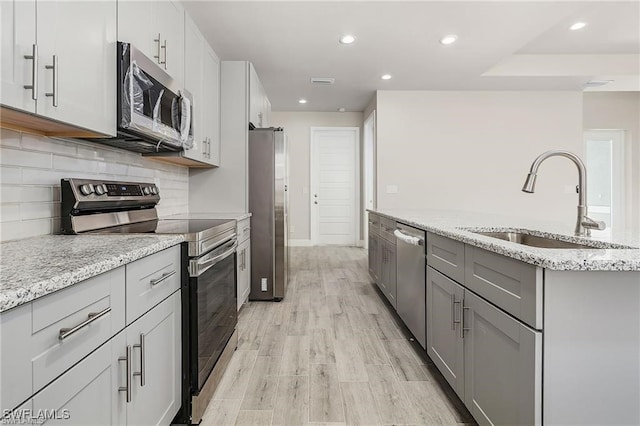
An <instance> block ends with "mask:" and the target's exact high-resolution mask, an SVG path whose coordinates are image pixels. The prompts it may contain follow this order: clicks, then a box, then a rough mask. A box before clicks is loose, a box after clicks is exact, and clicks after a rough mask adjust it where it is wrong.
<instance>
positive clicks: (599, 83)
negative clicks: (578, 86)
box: [584, 80, 613, 88]
mask: <svg viewBox="0 0 640 426" xmlns="http://www.w3.org/2000/svg"><path fill="white" fill-rule="evenodd" d="M611 82H613V80H591V81H587V82H586V83H585V84H584V87H585V88H587V87H600V86H604V85H605V84H609V83H611Z"/></svg>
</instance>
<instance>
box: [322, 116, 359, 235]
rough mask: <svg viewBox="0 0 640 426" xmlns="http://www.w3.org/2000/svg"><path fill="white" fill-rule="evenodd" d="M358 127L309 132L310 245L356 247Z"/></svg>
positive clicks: (357, 226) (329, 128)
mask: <svg viewBox="0 0 640 426" xmlns="http://www.w3.org/2000/svg"><path fill="white" fill-rule="evenodd" d="M359 140H360V129H359V128H357V127H315V128H311V176H310V180H311V198H310V200H311V241H312V243H313V244H314V245H327V244H335V245H356V244H357V242H358V231H359V229H360V216H359V208H358V206H359V199H360V196H359V192H360V191H359V149H358V146H359Z"/></svg>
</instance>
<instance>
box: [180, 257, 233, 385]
mask: <svg viewBox="0 0 640 426" xmlns="http://www.w3.org/2000/svg"><path fill="white" fill-rule="evenodd" d="M235 258H236V255H235V253H234V254H233V255H230V256H228V257H227V258H225V259H223V260H221V261H220V262H218V263H217V264H215V265H214V266H213V267H211V268H209V270H207V271H206V272H205V273H204V274H202V275H200V276H199V277H197V278H191V280H192V282H191V286H195V289H194V288H192V295H193V293H194V292H195V297H194V298H193V299H195V300H193V299H192V310H191V315H195V316H196V318H192V321H193V320H195V321H194V322H195V323H196V326H197V332H196V333H194V334H195V335H194V336H193V337H194V340H193V341H192V343H193V345H194V347H192V348H191V354H192V357H194V356H195V355H196V354H197V359H193V358H192V362H194V363H196V364H197V366H198V368H197V370H198V371H197V383H193V385H194V386H196V387H195V389H198V390H199V389H201V388H202V385H204V383H205V381H206V380H207V378H208V377H209V374H210V373H211V370H213V367H214V365H215V363H216V362H217V361H218V358H219V357H220V355H221V354H222V351H223V350H224V348H225V345H226V344H227V341H228V340H229V338H230V337H231V335H232V334H233V331H234V329H235V327H236V323H237V320H238V316H237V307H236V265H235V262H236V260H235ZM194 290H195V291H194ZM193 308H195V310H194V309H193ZM192 323H193V322H192ZM193 331H195V330H193ZM192 365H193V364H192ZM194 373H195V371H194ZM193 379H195V377H193Z"/></svg>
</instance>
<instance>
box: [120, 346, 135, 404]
mask: <svg viewBox="0 0 640 426" xmlns="http://www.w3.org/2000/svg"><path fill="white" fill-rule="evenodd" d="M132 359H133V357H132V353H131V346H127V354H126V355H125V356H121V357H120V358H118V361H125V366H126V367H125V368H126V373H127V379H126V382H125V386H120V387H119V388H118V392H126V393H127V402H131V360H132Z"/></svg>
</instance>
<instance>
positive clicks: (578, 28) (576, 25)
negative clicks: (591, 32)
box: [569, 22, 587, 31]
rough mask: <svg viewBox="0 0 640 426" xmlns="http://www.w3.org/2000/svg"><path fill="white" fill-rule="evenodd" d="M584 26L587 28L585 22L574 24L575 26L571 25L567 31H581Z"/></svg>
mask: <svg viewBox="0 0 640 426" xmlns="http://www.w3.org/2000/svg"><path fill="white" fill-rule="evenodd" d="M586 26H587V23H586V22H576V23H575V24H573V25H572V26H570V27H569V29H570V30H573V31H575V30H581V29H583V28H584V27H586Z"/></svg>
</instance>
